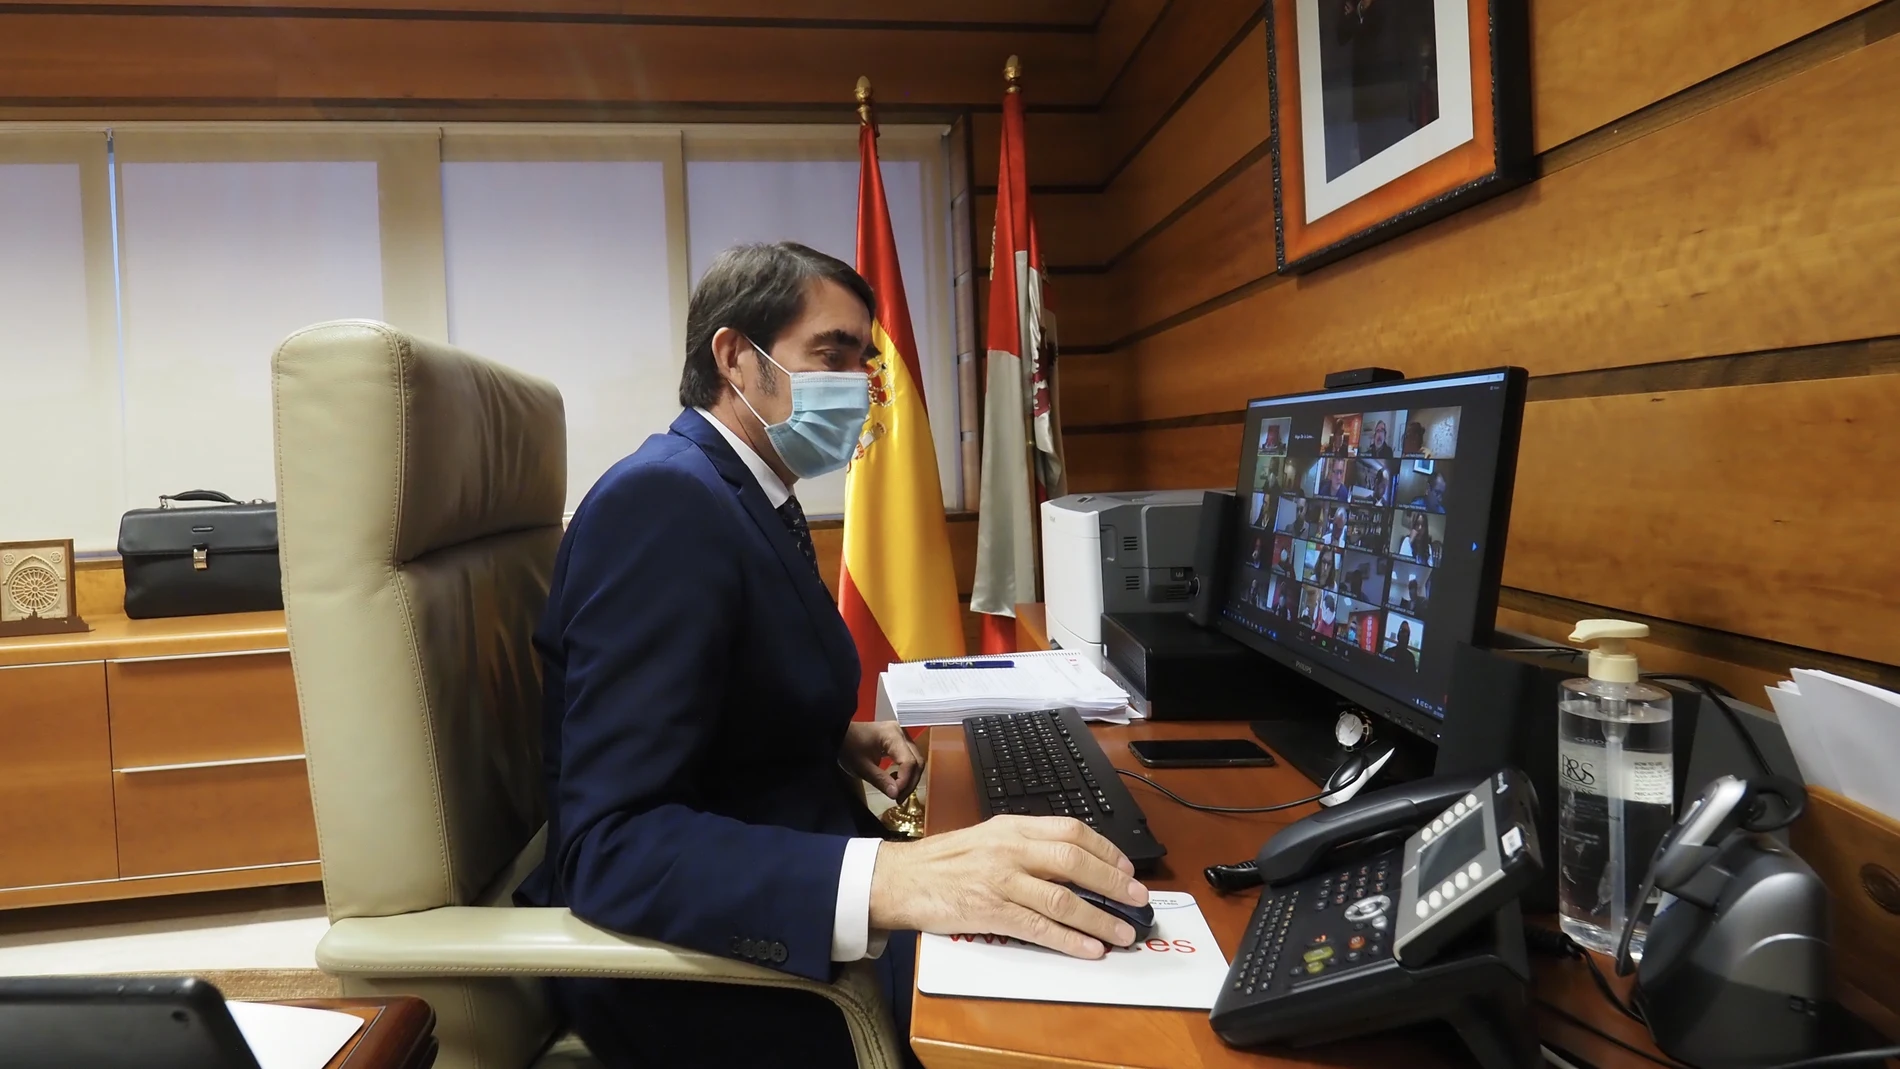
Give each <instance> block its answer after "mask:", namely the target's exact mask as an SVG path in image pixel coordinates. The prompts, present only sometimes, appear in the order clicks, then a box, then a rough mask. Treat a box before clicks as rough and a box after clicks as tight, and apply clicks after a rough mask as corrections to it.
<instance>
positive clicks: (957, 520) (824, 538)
mask: <svg viewBox="0 0 1900 1069" xmlns="http://www.w3.org/2000/svg"><path fill="white" fill-rule="evenodd" d="M946 526H947V528H948V529H949V532H950V566H951V567H952V568H954V569H956V573H957V594H958V596H960V597H962V598H963V599H964V600H966V601H967V600H969V597H970V586H971V584H972V583H974V582H975V581H976V514H975V513H973V512H958V513H954V514H952V515H950V516H949V517H948V522H947V523H946ZM811 541H812V548H813V549H815V550H817V552H818V574H819V575H821V576H823V577H824V580H825V586H826V587H827V588H828V589H830V591H831V596H832V597H833V598H836V597H837V596H838V568H839V562H840V561H841V560H842V559H843V556H844V526H843V525H842V524H840V523H838V522H837V521H836V520H830V521H826V520H817V521H814V522H813V523H812V527H811Z"/></svg>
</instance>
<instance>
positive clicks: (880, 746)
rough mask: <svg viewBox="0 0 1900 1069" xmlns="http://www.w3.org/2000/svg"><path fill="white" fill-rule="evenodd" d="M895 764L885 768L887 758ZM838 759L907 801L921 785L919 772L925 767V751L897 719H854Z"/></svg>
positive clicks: (892, 795)
mask: <svg viewBox="0 0 1900 1069" xmlns="http://www.w3.org/2000/svg"><path fill="white" fill-rule="evenodd" d="M886 757H888V758H890V759H891V767H889V768H884V767H882V766H883V763H884V759H885V758H886ZM838 763H839V764H841V765H843V766H844V767H845V770H846V771H848V772H850V773H851V774H852V775H854V776H856V777H858V778H859V779H861V780H863V781H864V782H866V783H869V784H870V785H871V786H873V787H876V788H877V789H878V790H880V791H883V792H884V795H885V797H887V798H894V799H896V800H898V801H900V802H901V801H903V800H904V796H905V795H907V794H909V793H910V790H911V788H912V787H915V786H917V773H918V772H920V771H922V769H923V767H924V758H923V755H922V754H920V753H918V752H917V746H916V744H915V743H913V742H911V741H910V736H908V735H906V734H904V729H903V728H901V727H898V726H897V721H895V720H872V721H868V722H867V721H862V720H859V721H854V722H853V723H852V724H851V726H850V727H848V728H846V729H845V732H844V746H843V747H842V748H841V749H840V750H839V751H838Z"/></svg>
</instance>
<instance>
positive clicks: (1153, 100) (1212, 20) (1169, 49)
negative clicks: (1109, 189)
mask: <svg viewBox="0 0 1900 1069" xmlns="http://www.w3.org/2000/svg"><path fill="white" fill-rule="evenodd" d="M1260 14H1261V4H1260V0H1176V2H1173V3H1170V4H1168V6H1167V7H1166V9H1165V10H1163V11H1162V13H1161V17H1160V19H1158V20H1157V21H1156V22H1155V24H1154V28H1153V29H1152V30H1151V31H1150V32H1149V35H1148V38H1147V40H1146V41H1144V42H1143V43H1142V45H1141V49H1140V51H1139V52H1137V53H1136V54H1135V57H1134V59H1133V60H1132V61H1131V62H1130V63H1129V64H1128V67H1127V69H1126V70H1124V71H1123V72H1122V75H1121V77H1120V78H1119V79H1117V80H1116V82H1115V84H1114V85H1113V86H1111V87H1110V88H1109V90H1108V93H1107V95H1106V96H1104V97H1103V98H1102V101H1101V105H1102V119H1103V138H1104V140H1103V150H1104V156H1105V157H1106V159H1107V160H1108V163H1109V168H1110V170H1111V173H1112V172H1114V171H1118V170H1120V169H1121V167H1122V165H1123V164H1124V163H1125V162H1126V161H1127V159H1128V157H1129V156H1131V155H1132V154H1133V153H1134V151H1135V150H1136V149H1137V148H1139V147H1140V146H1141V144H1142V142H1144V141H1146V140H1147V139H1148V136H1149V134H1151V133H1152V132H1153V131H1154V129H1155V127H1157V126H1159V125H1160V124H1161V122H1162V120H1163V119H1165V118H1166V117H1167V115H1168V113H1169V112H1170V111H1171V110H1173V108H1174V107H1175V105H1176V104H1177V103H1178V102H1179V101H1180V100H1181V99H1182V97H1184V96H1185V95H1186V94H1187V92H1188V90H1189V89H1190V88H1191V87H1192V86H1193V85H1194V83H1195V81H1196V80H1197V79H1199V78H1200V77H1201V75H1202V73H1203V72H1204V71H1206V70H1207V68H1208V67H1209V66H1210V65H1211V64H1212V63H1213V62H1214V60H1215V58H1216V57H1217V56H1219V55H1220V54H1221V52H1222V51H1223V50H1224V49H1226V48H1228V47H1229V46H1230V45H1233V44H1235V38H1236V37H1238V36H1239V34H1240V32H1241V31H1242V30H1243V29H1245V28H1246V26H1247V24H1248V23H1249V22H1250V21H1253V20H1255V19H1257V18H1259V17H1260ZM1111 180H1112V179H1111Z"/></svg>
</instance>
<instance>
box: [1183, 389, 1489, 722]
mask: <svg viewBox="0 0 1900 1069" xmlns="http://www.w3.org/2000/svg"><path fill="white" fill-rule="evenodd" d="M1526 378H1527V376H1526V374H1525V372H1524V369H1522V368H1508V367H1507V368H1497V369H1494V370H1490V371H1478V372H1471V373H1468V374H1460V375H1445V376H1440V377H1437V378H1429V379H1407V380H1399V381H1395V382H1385V383H1379V384H1375V385H1370V386H1363V387H1355V388H1348V389H1338V390H1326V391H1322V392H1318V393H1303V394H1296V395H1293V396H1289V397H1267V398H1261V399H1259V400H1255V401H1251V402H1249V403H1248V405H1247V418H1246V424H1245V426H1244V428H1243V430H1242V435H1241V445H1240V476H1239V485H1238V487H1237V491H1236V492H1237V498H1236V500H1237V501H1238V503H1239V507H1238V508H1236V509H1235V510H1234V511H1235V513H1236V519H1235V522H1236V523H1237V524H1238V531H1237V537H1235V539H1234V541H1233V546H1234V550H1233V552H1234V554H1235V559H1233V560H1232V561H1230V562H1229V568H1228V572H1227V574H1228V575H1229V576H1230V577H1231V585H1230V587H1229V588H1228V591H1227V598H1226V603H1225V605H1224V607H1223V608H1222V610H1221V615H1220V617H1219V620H1218V628H1219V630H1220V631H1222V632H1224V633H1225V634H1227V635H1229V636H1231V637H1233V638H1235V639H1237V640H1239V641H1240V642H1242V643H1243V644H1245V645H1247V646H1250V647H1252V648H1253V649H1255V650H1258V651H1260V652H1261V653H1264V654H1266V655H1267V656H1268V657H1271V658H1273V659H1274V660H1277V661H1279V662H1281V663H1283V664H1286V665H1288V666H1289V667H1292V668H1295V669H1297V670H1299V671H1300V672H1302V673H1304V674H1305V675H1307V676H1310V677H1311V678H1313V679H1314V680H1315V681H1317V682H1319V683H1321V684H1323V685H1325V686H1326V687H1328V688H1330V689H1331V690H1333V691H1334V692H1336V693H1338V694H1339V695H1341V696H1342V697H1344V698H1346V699H1348V700H1350V701H1353V702H1355V703H1357V704H1359V705H1361V706H1363V707H1365V708H1366V709H1368V710H1370V711H1372V712H1374V713H1377V714H1379V715H1381V716H1382V717H1384V718H1386V719H1387V720H1390V721H1392V722H1394V723H1396V724H1398V725H1400V726H1402V727H1404V728H1406V729H1407V730H1409V731H1411V732H1412V733H1414V734H1417V735H1422V736H1424V737H1426V738H1429V739H1433V740H1436V739H1437V738H1438V736H1439V726H1440V724H1441V723H1442V722H1443V721H1444V717H1445V705H1446V701H1447V696H1448V692H1449V690H1450V686H1451V663H1452V654H1453V651H1454V650H1455V649H1456V648H1457V645H1458V643H1459V642H1460V641H1464V642H1482V641H1484V640H1487V639H1489V638H1490V636H1491V629H1492V625H1493V623H1494V619H1495V616H1496V613H1497V599H1498V580H1499V575H1500V573H1501V571H1502V569H1503V564H1504V541H1505V535H1506V532H1507V527H1508V521H1509V518H1510V512H1511V488H1512V483H1513V482H1514V481H1515V479H1516V476H1517V443H1518V434H1519V431H1520V429H1521V428H1522V425H1523V416H1524V384H1525V381H1526Z"/></svg>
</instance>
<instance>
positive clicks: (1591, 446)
mask: <svg viewBox="0 0 1900 1069" xmlns="http://www.w3.org/2000/svg"><path fill="white" fill-rule="evenodd" d="M1895 411H1900V375H1879V376H1873V377H1869V378H1856V379H1826V380H1820V381H1811V382H1787V383H1777V384H1773V385H1762V386H1734V387H1725V388H1720V389H1710V390H1689V391H1682V392H1676V393H1664V394H1649V395H1643V394H1631V395H1624V396H1618V397H1593V398H1577V399H1571V400H1564V401H1542V402H1536V403H1533V404H1531V405H1529V406H1527V408H1526V412H1525V417H1524V440H1523V445H1522V448H1521V450H1520V454H1519V456H1520V460H1519V477H1518V480H1517V497H1516V501H1515V502H1514V504H1513V506H1512V509H1511V515H1512V521H1511V548H1510V553H1509V554H1508V556H1507V557H1506V559H1505V570H1504V581H1505V583H1506V584H1508V585H1510V586H1515V587H1522V588H1525V589H1528V590H1536V591H1541V592H1544V593H1548V594H1554V595H1557V596H1558V597H1566V598H1572V599H1575V600H1577V601H1585V602H1590V603H1592V604H1598V605H1607V606H1612V607H1618V608H1625V609H1630V610H1633V611H1636V612H1641V613H1644V614H1647V615H1650V616H1659V617H1663V618H1665V619H1670V620H1681V621H1685V622H1688V623H1693V624H1700V625H1702V626H1705V627H1712V628H1717V629H1720V630H1724V631H1734V632H1737V633H1740V634H1746V635H1756V636H1759V637H1761V638H1765V639H1769V640H1771V641H1775V642H1782V643H1787V644H1789V645H1793V646H1804V647H1808V648H1811V649H1818V650H1827V651H1831V652H1834V653H1839V654H1844V655H1846V656H1850V657H1859V658H1863V659H1865V660H1870V661H1878V662H1885V663H1889V664H1891V663H1895V662H1900V647H1897V646H1896V641H1895V637H1896V636H1900V602H1896V601H1895V599H1894V598H1893V591H1895V590H1896V589H1900V555H1896V554H1894V553H1893V552H1892V546H1891V539H1890V538H1889V537H1888V531H1889V529H1890V528H1891V526H1892V523H1893V520H1894V517H1895V516H1900V486H1896V484H1895V483H1894V481H1893V480H1892V479H1891V478H1889V477H1888V475H1887V474H1886V473H1888V472H1891V471H1893V470H1894V469H1895V468H1896V467H1900V440H1896V439H1895V437H1894V436H1893V435H1891V434H1888V433H1886V432H1885V430H1884V428H1885V427H1886V425H1887V424H1889V423H1891V422H1892V414H1893V413H1894V412H1895Z"/></svg>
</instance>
